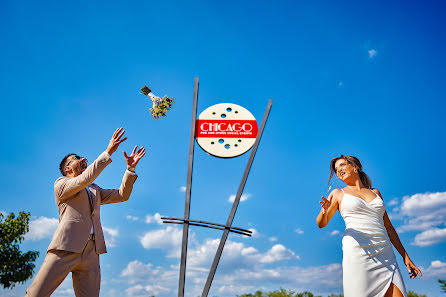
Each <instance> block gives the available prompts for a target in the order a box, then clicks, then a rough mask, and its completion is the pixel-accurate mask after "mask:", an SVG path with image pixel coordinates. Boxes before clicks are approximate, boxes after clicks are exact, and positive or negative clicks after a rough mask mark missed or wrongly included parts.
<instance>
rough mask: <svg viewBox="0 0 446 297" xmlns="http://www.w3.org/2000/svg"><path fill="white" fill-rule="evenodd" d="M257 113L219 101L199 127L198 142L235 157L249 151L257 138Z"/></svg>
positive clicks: (212, 151) (207, 149) (201, 118)
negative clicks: (255, 115)
mask: <svg viewBox="0 0 446 297" xmlns="http://www.w3.org/2000/svg"><path fill="white" fill-rule="evenodd" d="M257 132H258V127H257V122H256V119H255V118H254V116H253V115H252V114H251V113H250V112H249V111H248V110H247V109H246V108H244V107H242V106H240V105H237V104H234V103H219V104H215V105H212V106H210V107H208V108H206V109H205V110H204V111H203V112H202V113H201V114H200V115H199V116H198V120H197V123H196V127H195V138H196V139H197V143H198V145H200V147H201V148H202V149H203V150H204V151H205V152H207V153H209V154H211V155H213V156H216V157H221V158H232V157H237V156H240V155H242V154H244V153H246V152H247V151H248V150H249V149H250V148H251V147H252V146H253V145H254V142H255V140H256V137H257Z"/></svg>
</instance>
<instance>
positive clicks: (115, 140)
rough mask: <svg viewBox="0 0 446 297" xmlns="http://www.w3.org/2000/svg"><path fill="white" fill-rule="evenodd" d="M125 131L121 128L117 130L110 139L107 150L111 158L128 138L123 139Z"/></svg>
mask: <svg viewBox="0 0 446 297" xmlns="http://www.w3.org/2000/svg"><path fill="white" fill-rule="evenodd" d="M124 133H125V130H124V129H123V128H122V127H121V128H118V129H116V131H115V133H113V136H112V138H111V139H110V142H109V143H108V147H107V149H106V150H105V151H106V152H107V153H108V154H109V155H110V156H111V155H112V154H113V153H114V152H116V150H117V149H118V146H119V145H120V144H121V143H122V142H124V141H125V140H126V139H127V137H124V138H123V139H121V137H122V136H123V135H124Z"/></svg>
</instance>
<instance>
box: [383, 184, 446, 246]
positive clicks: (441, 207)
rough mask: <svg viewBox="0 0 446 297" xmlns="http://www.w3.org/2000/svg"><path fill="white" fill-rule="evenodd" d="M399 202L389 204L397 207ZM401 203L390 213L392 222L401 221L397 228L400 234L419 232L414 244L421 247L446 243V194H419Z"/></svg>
mask: <svg viewBox="0 0 446 297" xmlns="http://www.w3.org/2000/svg"><path fill="white" fill-rule="evenodd" d="M398 201H399V199H397V198H395V199H392V200H391V202H390V203H389V204H391V205H396V203H397V202H398ZM400 201H401V203H400V205H398V206H397V207H396V208H394V209H393V212H392V213H389V217H390V218H391V219H392V220H398V221H401V223H400V224H399V226H398V227H397V228H396V230H397V231H398V232H399V233H403V232H410V231H417V232H419V233H418V234H416V236H415V238H414V240H413V242H412V244H413V245H416V246H420V247H424V246H430V245H433V244H437V243H440V242H444V241H446V228H445V227H446V192H437V193H423V194H421V193H419V194H415V195H412V196H405V197H403V198H402V199H400ZM394 224H395V223H394Z"/></svg>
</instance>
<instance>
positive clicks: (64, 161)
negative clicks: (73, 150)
mask: <svg viewBox="0 0 446 297" xmlns="http://www.w3.org/2000/svg"><path fill="white" fill-rule="evenodd" d="M72 155H76V154H68V155H66V156H65V157H63V159H62V161H60V164H59V170H60V173H62V175H63V176H66V175H67V173H66V172H65V166H66V165H67V159H68V157H69V156H72Z"/></svg>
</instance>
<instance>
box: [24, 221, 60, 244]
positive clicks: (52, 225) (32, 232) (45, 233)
mask: <svg viewBox="0 0 446 297" xmlns="http://www.w3.org/2000/svg"><path fill="white" fill-rule="evenodd" d="M58 225H59V220H58V219H56V218H47V217H39V218H37V219H34V220H31V221H30V222H29V232H28V233H26V235H25V239H27V240H32V241H37V240H41V239H44V238H51V237H52V236H53V234H54V231H56V228H57V226H58Z"/></svg>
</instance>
